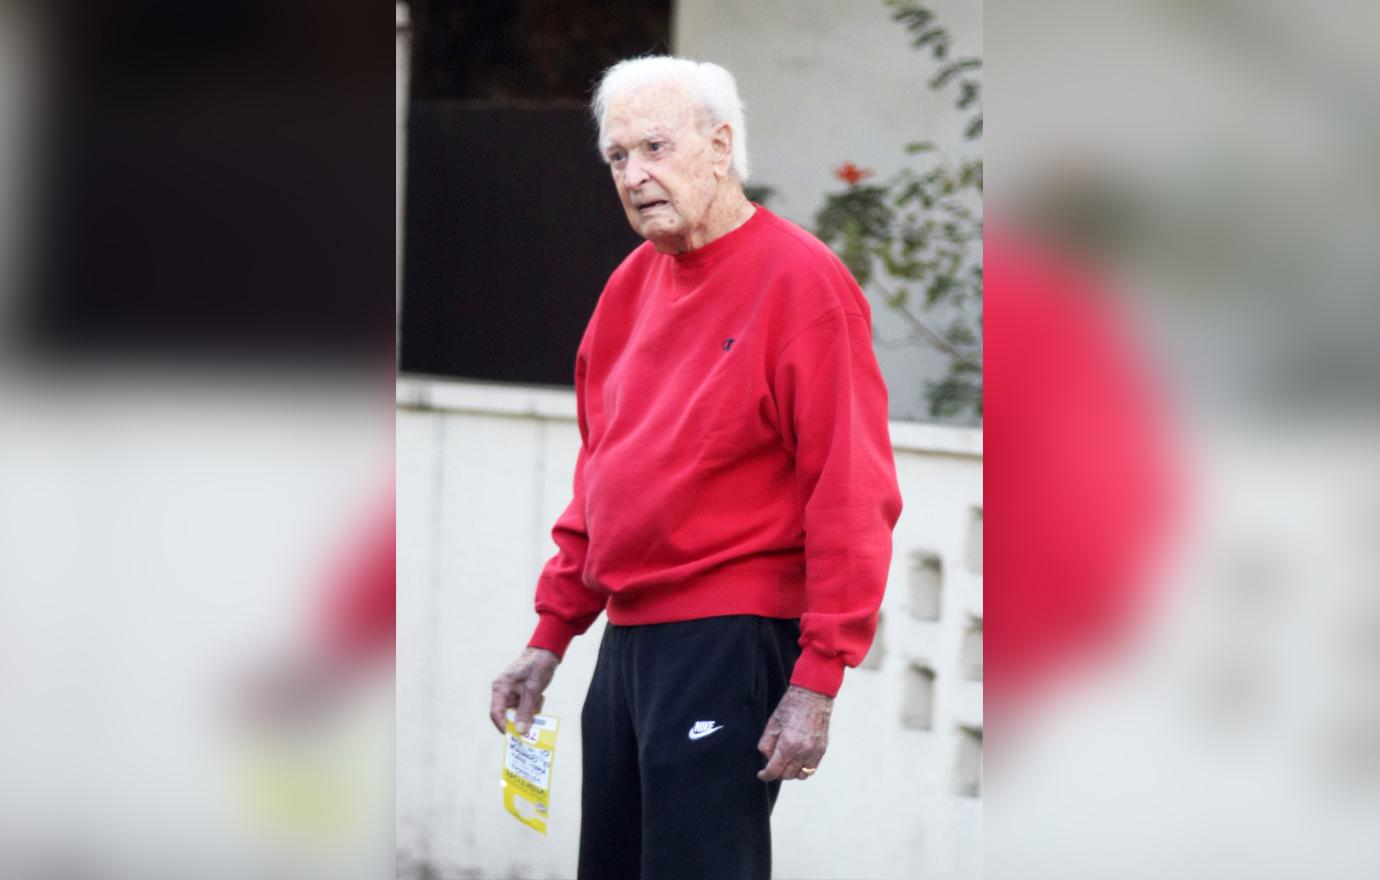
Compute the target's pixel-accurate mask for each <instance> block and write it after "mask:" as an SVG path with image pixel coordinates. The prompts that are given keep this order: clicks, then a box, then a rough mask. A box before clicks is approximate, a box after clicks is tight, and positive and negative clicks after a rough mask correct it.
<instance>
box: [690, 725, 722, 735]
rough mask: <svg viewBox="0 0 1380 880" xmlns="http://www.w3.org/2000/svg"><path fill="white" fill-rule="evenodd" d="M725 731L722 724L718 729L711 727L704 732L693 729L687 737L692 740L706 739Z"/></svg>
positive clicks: (703, 730)
mask: <svg viewBox="0 0 1380 880" xmlns="http://www.w3.org/2000/svg"><path fill="white" fill-rule="evenodd" d="M723 729H724V726H723V725H722V724H720V725H719V726H718V727H709V728H705V729H702V730H697V729H695V728H693V727H692V728H690V732H689V733H688V734H686V735H687V736H689V737H690V738H691V739H704V738H705V737H706V736H709V734H711V733H713V732H714V731H716V730H723Z"/></svg>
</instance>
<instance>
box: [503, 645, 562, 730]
mask: <svg viewBox="0 0 1380 880" xmlns="http://www.w3.org/2000/svg"><path fill="white" fill-rule="evenodd" d="M560 662H561V658H559V657H557V656H556V655H555V653H553V652H551V651H548V650H546V649H545V648H525V649H523V652H522V654H520V655H519V656H518V658H517V659H516V660H514V661H513V663H512V665H510V666H509V667H508V668H507V669H505V670H504V671H503V674H502V675H500V676H499V677H498V678H496V679H494V685H493V698H492V699H491V700H490V701H489V720H490V721H492V722H493V723H494V727H495V728H497V729H498V732H499V733H502V732H503V731H504V725H503V721H504V715H506V714H507V711H508V710H509V709H511V708H513V707H514V706H516V707H517V729H518V732H519V733H523V734H525V733H527V728H529V727H531V726H532V716H533V715H536V714H537V713H538V712H540V711H541V704H542V694H543V693H545V692H546V686H547V685H549V684H551V678H552V676H554V675H555V674H556V666H557V664H559V663H560Z"/></svg>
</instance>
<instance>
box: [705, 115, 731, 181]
mask: <svg viewBox="0 0 1380 880" xmlns="http://www.w3.org/2000/svg"><path fill="white" fill-rule="evenodd" d="M709 147H710V149H711V150H713V151H714V174H715V176H717V177H727V176H728V172H729V171H730V170H731V169H732V168H733V129H732V128H730V127H729V125H728V123H727V122H720V123H719V124H718V125H716V126H714V131H713V133H712V135H711V137H710V139H709Z"/></svg>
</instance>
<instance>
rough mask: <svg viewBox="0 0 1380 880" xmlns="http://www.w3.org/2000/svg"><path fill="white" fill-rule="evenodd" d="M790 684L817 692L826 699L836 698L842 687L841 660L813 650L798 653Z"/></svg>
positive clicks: (808, 649)
mask: <svg viewBox="0 0 1380 880" xmlns="http://www.w3.org/2000/svg"><path fill="white" fill-rule="evenodd" d="M791 684H794V685H799V686H800V687H803V688H806V689H807V690H812V691H817V692H818V693H821V694H824V695H825V696H826V697H835V696H838V692H839V688H840V687H841V686H842V685H843V658H842V657H839V656H838V655H834V656H829V655H827V654H821V653H820V652H819V651H816V650H814V649H813V648H806V649H805V650H803V651H801V652H800V659H798V660H796V661H795V671H794V672H792V673H791Z"/></svg>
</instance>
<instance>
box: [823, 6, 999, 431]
mask: <svg viewBox="0 0 1380 880" xmlns="http://www.w3.org/2000/svg"><path fill="white" fill-rule="evenodd" d="M887 5H888V6H890V7H891V8H892V11H893V12H892V17H893V18H894V19H896V20H897V21H900V22H901V23H902V24H904V25H905V27H906V28H907V30H909V31H910V32H911V34H912V41H911V42H912V45H913V46H915V47H916V48H917V49H924V50H928V51H929V53H930V54H931V56H932V58H933V59H934V60H935V61H936V62H938V63H939V64H940V67H939V69H938V71H937V72H935V73H934V75H933V76H931V77H930V78H929V80H928V82H927V85H928V87H929V88H931V89H935V90H938V89H945V88H951V87H952V88H956V89H957V95H956V98H955V107H956V108H957V109H959V110H966V111H970V112H971V113H972V115H971V117H970V118H969V120H968V122H967V124H966V125H965V127H964V133H965V136H966V137H967V138H968V139H970V140H976V139H978V138H980V137H981V135H982V111H981V91H982V84H981V80H980V78H979V77H980V71H981V69H982V61H981V59H979V58H958V59H951V58H950V57H949V53H950V50H951V47H952V43H953V41H952V38H951V37H950V35H949V33H948V31H947V30H945V29H944V28H942V27H940V26H938V24H937V23H936V18H935V14H934V12H933V11H932V10H930V9H928V8H927V7H925V6H923V5H922V4H920V3H917V2H913V0H888V3H887ZM906 152H907V154H908V156H910V157H913V158H911V159H910V161H909V163H908V165H907V167H903V168H902V169H901V170H900V171H898V172H897V173H896V174H894V175H892V176H891V177H890V178H888V179H887V180H885V181H883V182H880V183H871V184H868V183H864V181H865V180H867V179H869V178H871V177H872V176H873V175H872V172H871V171H870V170H868V169H862V168H858V167H857V166H855V165H854V164H853V163H851V162H846V163H844V164H843V165H842V166H840V167H839V168H837V169H835V171H834V174H835V176H836V177H838V178H839V179H840V180H841V181H842V182H843V183H844V188H843V189H842V190H841V191H837V192H833V193H830V194H828V195H827V196H826V197H825V202H824V205H823V206H822V207H821V208H820V209H819V211H818V213H817V214H816V215H815V234H816V235H818V236H819V237H820V239H821V240H823V241H824V242H825V243H827V244H828V245H829V246H830V247H832V248H833V249H834V251H835V252H836V253H837V254H838V255H839V257H840V258H841V259H842V260H843V262H844V263H845V264H846V265H847V266H848V268H849V270H850V271H851V272H852V273H853V275H854V277H856V278H857V279H858V283H859V284H860V285H862V286H863V287H865V288H867V289H869V290H870V291H872V292H874V293H875V294H877V295H878V296H880V297H881V299H882V302H883V303H884V304H885V305H886V306H887V307H888V308H889V309H891V310H893V311H894V312H895V313H896V314H897V315H899V316H900V317H901V318H902V319H903V320H904V323H905V324H906V326H907V328H908V330H907V333H906V334H905V335H904V336H902V337H901V338H899V339H894V340H884V339H879V340H877V344H878V345H879V346H881V347H896V346H900V345H914V344H923V345H928V346H930V347H932V348H934V349H935V350H937V351H940V352H942V353H943V354H944V355H945V356H946V357H947V358H948V361H949V365H948V371H947V373H946V374H945V376H944V377H943V378H942V379H940V380H938V381H933V380H929V381H926V383H925V398H926V402H927V404H928V409H929V414H930V415H931V416H932V417H935V418H952V417H965V416H967V417H971V418H974V419H981V417H982V259H981V246H982V213H981V212H982V160H981V159H972V160H967V161H962V162H955V161H953V160H952V159H950V158H949V157H948V156H947V155H945V154H944V152H943V151H942V150H940V149H939V147H938V146H936V145H935V144H934V143H932V142H930V141H920V142H916V143H911V144H908V145H907V146H906Z"/></svg>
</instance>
